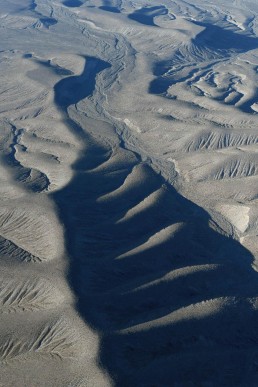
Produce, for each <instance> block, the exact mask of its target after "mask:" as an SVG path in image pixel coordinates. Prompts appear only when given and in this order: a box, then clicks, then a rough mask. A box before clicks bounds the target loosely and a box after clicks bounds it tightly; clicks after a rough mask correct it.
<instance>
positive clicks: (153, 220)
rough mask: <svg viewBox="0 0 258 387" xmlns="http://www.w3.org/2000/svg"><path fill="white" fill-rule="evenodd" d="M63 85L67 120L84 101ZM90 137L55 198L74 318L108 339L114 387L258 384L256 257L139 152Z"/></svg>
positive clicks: (105, 361)
mask: <svg viewBox="0 0 258 387" xmlns="http://www.w3.org/2000/svg"><path fill="white" fill-rule="evenodd" d="M92 63H93V62H92ZM103 68H104V66H102V69H103ZM86 71H87V65H86ZM84 77H85V78H84V79H89V78H88V77H87V74H85V75H84ZM61 82H62V83H61V86H60V84H59V85H57V86H56V87H55V92H56V103H57V104H58V105H59V106H61V107H63V109H64V111H66V107H67V106H68V103H77V102H78V100H79V98H80V96H82V91H81V89H80V87H79V89H78V95H76V92H75V90H76V86H77V81H76V77H70V78H67V79H66V80H65V82H64V81H61ZM90 82H92V81H90ZM92 85H93V83H92ZM66 87H67V88H66ZM68 90H74V92H72V94H70V96H69V97H67V98H66V97H65V99H62V98H63V97H61V94H64V95H68ZM84 122H85V125H86V126H87V125H89V122H90V121H87V118H85V121H84ZM83 138H84V142H85V154H83V155H82V156H81V158H82V160H83V162H81V160H78V161H77V163H75V164H74V166H73V168H74V178H73V180H72V181H71V182H70V183H69V185H68V186H66V187H65V188H63V189H62V190H60V191H57V192H55V193H53V194H52V197H53V199H54V201H55V202H56V204H57V206H58V208H59V213H60V218H61V221H62V223H63V224H64V226H65V230H66V241H67V250H68V253H69V255H70V259H71V260H70V272H69V281H70V284H71V286H72V288H73V290H74V292H75V294H76V296H77V300H78V301H77V307H78V311H79V313H80V314H81V316H82V317H83V318H84V319H85V321H86V322H87V323H88V324H90V325H91V326H92V327H93V328H94V329H96V330H97V331H98V332H99V334H100V335H101V337H102V346H101V352H100V360H101V364H102V365H103V367H105V368H106V369H107V370H108V372H109V373H110V374H111V376H112V378H113V380H114V383H115V385H117V386H135V385H136V386H145V385H146V386H150V385H155V386H171V385H183V386H184V385H188V384H189V383H191V382H192V381H194V382H195V383H197V384H198V383H205V382H206V383H212V384H215V385H242V383H243V382H245V383H247V385H255V384H257V382H258V380H257V373H256V367H257V360H258V359H257V356H256V346H257V341H258V331H257V323H258V315H257V300H258V299H257V295H258V281H257V274H256V272H254V271H253V269H252V268H251V263H252V256H251V255H250V253H249V252H248V251H247V250H245V249H244V248H243V247H242V246H241V245H240V244H239V243H238V242H236V241H235V240H233V239H231V238H228V237H226V236H224V235H222V233H221V232H218V231H220V230H219V227H218V226H217V225H216V224H215V223H214V222H212V221H211V219H210V218H209V216H208V214H207V213H206V212H205V211H203V210H202V209H201V208H200V207H198V206H197V205H195V204H193V203H191V202H190V201H188V200H186V199H185V198H183V197H182V196H180V195H179V194H178V193H177V192H176V191H175V190H174V189H173V188H172V187H170V186H168V185H166V184H165V183H164V181H163V179H162V178H161V177H160V176H158V175H156V174H155V173H154V172H153V170H152V169H151V167H150V166H149V165H148V164H147V163H143V162H141V161H139V158H138V157H136V155H135V154H133V153H132V152H130V151H128V150H125V149H121V148H112V147H111V146H110V147H109V146H107V145H103V144H102V143H101V142H100V141H99V140H96V139H95V138H94V137H92V135H90V134H87V133H86V132H85V133H84V135H83ZM87 155H88V157H89V159H90V162H89V163H88V164H87ZM95 155H96V156H97V157H95ZM107 155H108V158H107ZM240 365H243V366H242V368H241V372H240Z"/></svg>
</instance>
